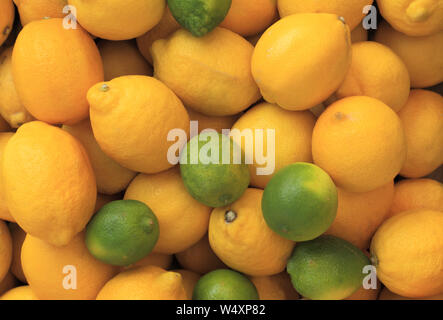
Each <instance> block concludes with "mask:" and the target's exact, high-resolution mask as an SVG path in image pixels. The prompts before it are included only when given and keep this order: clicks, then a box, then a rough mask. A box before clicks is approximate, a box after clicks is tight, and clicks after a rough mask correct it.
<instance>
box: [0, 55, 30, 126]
mask: <svg viewBox="0 0 443 320" xmlns="http://www.w3.org/2000/svg"><path fill="white" fill-rule="evenodd" d="M0 96H1V97H2V99H1V100H0V114H1V116H2V117H3V118H4V119H5V120H6V121H7V122H8V124H9V125H10V126H11V127H12V128H18V127H19V126H20V125H22V124H23V123H26V122H29V121H31V120H32V119H33V117H32V116H31V115H30V114H29V112H28V111H27V110H26V109H25V107H24V106H23V104H22V103H21V101H20V98H19V97H18V93H17V90H16V89H15V84H14V80H13V78H12V47H10V48H6V49H5V50H3V51H2V52H1V53H0Z"/></svg>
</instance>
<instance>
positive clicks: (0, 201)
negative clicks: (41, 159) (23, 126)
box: [0, 132, 15, 222]
mask: <svg viewBox="0 0 443 320" xmlns="http://www.w3.org/2000/svg"><path fill="white" fill-rule="evenodd" d="M13 136H14V133H12V132H1V133H0V166H1V165H2V162H3V154H4V152H5V148H6V145H7V143H8V141H9V140H10V139H11V138H12V137H13ZM4 183H5V182H4V179H3V177H1V178H0V220H7V221H12V222H15V219H14V217H13V216H12V215H11V213H10V212H9V209H8V205H7V203H6V199H5V197H6V194H5V189H4Z"/></svg>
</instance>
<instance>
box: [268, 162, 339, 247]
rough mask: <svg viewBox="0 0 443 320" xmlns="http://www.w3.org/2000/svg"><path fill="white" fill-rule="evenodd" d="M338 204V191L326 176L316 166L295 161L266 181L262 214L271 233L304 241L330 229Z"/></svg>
mask: <svg viewBox="0 0 443 320" xmlns="http://www.w3.org/2000/svg"><path fill="white" fill-rule="evenodd" d="M337 204H338V201H337V189H336V187H335V185H334V182H332V179H331V178H330V177H329V175H328V174H327V173H326V172H325V171H323V170H322V169H321V168H319V167H317V166H316V165H313V164H311V163H305V162H298V163H294V164H291V165H289V166H287V167H284V168H283V169H281V170H279V171H278V172H277V173H276V174H275V175H274V177H272V179H271V180H270V181H269V183H268V185H267V186H266V188H265V191H264V193H263V198H262V211H263V217H264V218H265V221H266V223H267V224H268V226H269V227H270V228H271V229H272V230H274V232H276V233H278V234H279V235H281V236H282V237H284V238H287V239H290V240H292V241H307V240H312V239H314V238H316V237H318V236H319V235H321V234H323V233H324V232H325V231H326V230H327V229H328V228H329V227H330V226H331V224H332V222H333V221H334V219H335V216H336V214H337Z"/></svg>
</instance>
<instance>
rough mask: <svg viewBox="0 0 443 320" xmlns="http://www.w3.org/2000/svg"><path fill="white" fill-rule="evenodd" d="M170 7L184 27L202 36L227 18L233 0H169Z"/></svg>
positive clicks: (197, 35) (195, 34)
mask: <svg viewBox="0 0 443 320" xmlns="http://www.w3.org/2000/svg"><path fill="white" fill-rule="evenodd" d="M168 7H169V9H170V10H171V13H172V15H173V16H174V18H175V20H177V22H178V23H179V24H181V25H182V27H184V28H185V29H187V30H189V31H190V32H191V33H192V34H193V35H194V36H196V37H202V36H204V35H205V34H207V33H208V32H210V31H212V30H213V29H214V28H215V27H217V26H218V25H219V24H220V23H221V22H222V21H223V20H224V19H225V17H226V15H227V14H228V11H229V9H230V7H231V0H168Z"/></svg>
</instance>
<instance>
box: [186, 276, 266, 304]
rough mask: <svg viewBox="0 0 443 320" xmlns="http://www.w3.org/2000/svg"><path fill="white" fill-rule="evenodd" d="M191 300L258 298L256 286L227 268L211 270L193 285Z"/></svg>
mask: <svg viewBox="0 0 443 320" xmlns="http://www.w3.org/2000/svg"><path fill="white" fill-rule="evenodd" d="M192 299H193V300H258V299H259V298H258V292H257V288H256V287H255V286H254V284H253V283H252V282H251V280H249V279H248V278H246V277H245V276H244V275H242V274H241V273H238V272H236V271H233V270H229V269H218V270H214V271H211V272H209V273H207V274H205V275H204V276H203V277H201V278H200V279H199V280H198V282H197V284H196V285H195V287H194V292H193V295H192Z"/></svg>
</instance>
